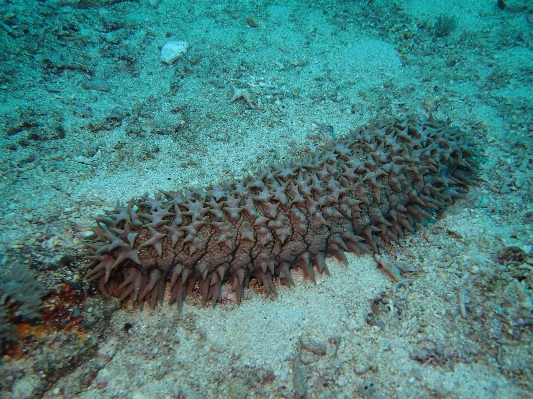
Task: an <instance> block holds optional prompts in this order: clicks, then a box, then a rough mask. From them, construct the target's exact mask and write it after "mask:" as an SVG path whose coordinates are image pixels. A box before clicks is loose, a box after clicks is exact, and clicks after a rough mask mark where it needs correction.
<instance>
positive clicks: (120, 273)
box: [88, 118, 478, 306]
mask: <svg viewBox="0 0 533 399" xmlns="http://www.w3.org/2000/svg"><path fill="white" fill-rule="evenodd" d="M477 155H478V154H477V153H476V151H475V150H474V149H473V148H472V147H471V146H469V144H468V142H467V139H466V136H465V134H464V133H462V132H461V131H460V130H459V129H457V128H454V127H451V126H450V125H449V124H448V123H447V122H444V121H436V120H433V119H428V120H423V121H415V120H413V119H409V118H406V119H403V120H396V121H390V122H387V123H384V124H382V125H379V126H373V127H367V128H362V129H360V130H358V131H357V132H352V133H351V134H350V135H349V137H346V138H343V139H340V140H338V141H337V142H335V143H332V144H330V145H328V146H326V148H325V149H324V150H322V151H320V152H312V153H309V154H308V155H307V156H306V157H305V158H304V159H302V160H301V161H299V162H294V163H290V164H288V165H285V166H283V167H272V168H270V170H268V171H265V172H264V173H262V174H258V175H256V176H249V177H248V178H246V179H244V180H242V181H240V182H238V183H234V184H229V185H220V186H216V187H214V188H212V189H209V190H206V191H203V190H202V191H193V192H189V191H187V192H184V193H174V192H172V193H170V192H164V193H162V195H161V196H156V198H148V197H143V198H140V199H137V200H131V201H130V202H129V203H128V204H127V205H121V204H117V206H116V207H115V209H114V210H112V211H108V212H106V215H105V216H101V217H98V218H97V226H96V227H95V228H93V231H94V235H93V237H92V239H91V240H90V242H89V243H88V247H89V251H90V256H89V258H91V259H92V260H93V261H94V262H93V266H94V268H93V269H92V270H91V271H90V273H89V275H88V277H89V279H90V280H98V281H99V286H100V289H101V290H102V292H104V293H105V294H108V295H113V296H116V297H119V298H120V299H126V298H132V299H133V300H134V301H138V302H142V301H148V302H149V303H150V305H151V306H155V304H156V303H157V302H158V301H160V300H161V299H162V298H163V294H164V292H165V287H168V288H169V289H170V290H171V301H173V300H176V301H177V302H178V306H180V304H181V301H182V299H183V297H184V296H185V293H186V292H187V291H190V290H192V289H194V288H195V287H199V289H200V292H201V294H202V298H203V301H204V302H205V301H206V300H212V301H213V302H215V301H217V300H219V299H220V292H221V286H222V284H224V282H228V283H229V284H231V287H232V290H234V291H235V292H236V295H237V298H238V299H239V298H240V297H241V295H242V290H243V288H244V286H246V285H247V284H248V283H249V282H250V279H253V278H255V279H257V280H258V281H259V282H260V283H262V284H263V285H264V287H265V289H266V291H267V292H268V293H275V290H276V288H275V286H274V282H273V281H274V278H275V277H279V279H280V281H281V282H282V283H291V282H292V279H291V275H290V269H291V268H294V267H300V268H301V269H302V270H303V272H304V274H305V275H306V276H308V277H310V278H311V279H314V271H313V266H316V267H317V270H318V271H319V272H323V271H324V270H327V269H326V264H325V257H327V256H334V257H336V258H338V259H340V260H344V261H345V259H346V258H345V255H344V252H345V251H351V252H354V253H356V254H362V253H373V252H376V251H378V250H379V248H380V247H383V246H385V245H387V244H388V243H390V242H398V240H399V238H401V237H402V236H403V234H404V232H405V231H406V230H409V231H412V230H413V226H414V224H415V221H417V220H419V221H421V220H424V219H426V218H431V217H432V215H431V213H430V212H432V211H439V210H441V209H443V207H444V206H445V205H447V204H450V203H452V202H453V201H454V200H455V199H456V198H461V197H464V195H465V193H466V192H467V189H468V187H469V185H471V184H472V183H475V182H476V181H477V180H478V178H477V177H476V175H475V168H476V167H477V166H478V165H477V163H476V162H475V161H474V160H473V159H472V157H473V156H477Z"/></svg>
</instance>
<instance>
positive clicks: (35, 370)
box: [0, 0, 533, 398]
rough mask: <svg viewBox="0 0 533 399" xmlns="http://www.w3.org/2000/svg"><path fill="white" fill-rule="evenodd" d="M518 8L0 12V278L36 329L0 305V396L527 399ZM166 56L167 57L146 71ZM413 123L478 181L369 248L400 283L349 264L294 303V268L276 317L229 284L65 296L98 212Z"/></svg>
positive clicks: (73, 289) (151, 0)
mask: <svg viewBox="0 0 533 399" xmlns="http://www.w3.org/2000/svg"><path fill="white" fill-rule="evenodd" d="M532 9H533V5H532V4H531V2H528V1H506V2H505V3H502V2H500V3H498V2H497V1H473V0H472V1H470V0H468V1H461V2H459V1H426V2H417V1H414V0H413V1H404V2H393V1H364V2H363V1H353V2H349V1H308V2H305V1H278V2H276V1H256V2H249V1H237V2H227V1H226V2H224V1H221V2H210V1H195V2H183V1H171V0H161V1H156V0H140V1H135V2H134V1H104V0H94V1H91V0H62V1H38V2H29V1H26V2H25V1H11V2H3V3H2V4H0V28H2V29H0V46H1V47H2V48H1V50H2V51H1V52H0V54H1V58H2V62H1V64H0V68H1V70H0V71H1V72H0V100H1V101H0V112H1V115H2V119H1V124H2V125H1V126H2V127H1V129H0V157H1V162H0V173H1V179H0V199H1V201H2V205H3V207H4V212H3V213H2V216H1V218H0V226H1V228H0V254H1V257H0V259H1V261H0V262H1V268H2V271H3V272H4V273H7V271H8V270H10V269H12V268H18V269H21V270H22V269H27V270H29V271H30V272H31V273H33V274H34V275H35V278H36V279H37V280H38V281H39V282H40V284H42V285H43V286H44V287H46V289H48V290H51V292H52V293H51V294H49V295H48V296H47V297H44V304H45V307H46V309H45V310H43V311H42V312H43V313H41V314H42V319H41V321H39V320H38V319H25V318H24V317H21V316H20V315H18V314H15V313H16V312H17V309H19V307H20V306H21V302H20V301H19V302H17V301H14V302H13V301H12V303H9V298H7V297H6V296H5V295H4V294H5V293H4V291H1V290H0V294H2V295H3V297H2V298H3V299H2V308H0V309H1V310H0V321H1V322H2V326H8V327H9V331H10V332H9V334H8V335H6V337H8V338H9V340H7V339H5V340H3V341H4V342H3V350H4V358H3V361H2V363H1V365H0V392H1V393H2V395H1V396H2V397H9V398H10V397H13V398H25V397H26V398H31V397H61V396H63V397H84V398H85V397H86V398H94V397H128V398H151V397H154V398H155V397H157V398H160V397H161V398H166V397H183V398H193V397H198V398H204V397H209V398H210V397H236V398H245V397H252V396H253V397H265V398H267V397H268V398H271V397H272V398H279V397H291V398H292V397H302V398H303V397H305V398H325V397H334V398H342V397H345V398H352V397H375V398H381V397H383V398H388V397H420V398H425V397H435V396H443V397H465V398H467V397H468V398H470V397H480V398H481V397H483V398H486V397H493V398H508V397H529V396H528V395H530V392H531V388H532V377H531V373H532V372H533V370H532V368H531V334H532V329H531V325H532V314H531V309H532V307H533V306H532V291H531V290H532V289H533V285H532V284H533V283H532V275H531V270H532V267H533V266H531V265H532V263H531V255H530V254H531V249H532V247H531V246H532V239H531V237H532V228H531V223H532V218H531V215H532V212H533V207H532V204H531V202H532V200H531V199H532V198H533V196H532V192H531V190H532V188H531V183H530V181H531V177H530V175H531V170H532V163H533V159H532V155H531V154H532V150H531V146H532V126H533V120H532V115H533V113H532V112H531V111H532V96H533V93H532V76H533V74H532V71H533V61H532V60H533V54H532V51H531V45H532V43H533V42H532V40H533V37H532V29H531V15H532V14H531V10H532ZM169 42H170V43H171V44H168V43H169ZM175 42H179V43H181V44H176V43H175ZM184 42H185V43H186V45H185V44H184ZM172 43H174V44H172ZM165 45H167V46H166V47H165ZM180 46H181V47H180ZM169 47H171V48H172V47H174V48H178V49H180V48H181V50H182V51H183V52H182V53H181V54H180V55H179V56H178V55H176V58H175V59H172V60H171V59H169V58H164V60H162V49H163V48H167V49H168V48H169ZM167 56H168V54H166V53H165V57H167ZM429 113H431V114H432V115H434V116H435V117H437V118H440V119H449V120H450V121H452V122H453V123H454V124H455V125H456V126H460V127H461V128H462V129H463V130H464V131H465V134H467V135H468V136H469V138H470V139H471V140H472V141H475V142H477V143H478V146H479V147H480V148H481V149H482V150H483V151H484V153H485V158H482V159H480V160H479V161H480V163H481V168H480V176H481V177H482V178H483V179H485V182H484V183H482V184H481V185H480V186H479V187H475V188H473V189H472V191H471V192H470V194H469V195H468V197H467V198H466V199H465V200H462V201H459V202H458V203H457V204H455V205H453V206H451V207H450V208H449V209H447V210H446V212H444V213H443V214H442V216H441V217H439V218H438V219H439V220H438V221H437V223H432V224H429V225H427V226H419V229H418V230H417V232H416V234H413V235H411V236H409V237H408V238H407V239H405V240H404V241H403V242H402V244H401V245H398V246H394V247H391V248H390V250H389V253H388V256H389V257H390V258H391V259H392V261H394V262H395V264H397V265H398V267H399V268H400V270H401V271H402V273H403V274H404V277H405V279H406V281H407V284H406V285H402V286H397V285H395V283H394V282H393V281H392V280H391V279H390V278H389V277H387V275H386V274H384V273H383V272H382V271H381V270H380V269H379V268H377V267H376V262H375V261H374V260H373V258H372V257H371V256H361V257H357V256H349V257H348V265H347V266H344V265H341V264H340V263H338V262H336V261H334V260H331V261H330V262H328V268H329V270H330V271H331V274H332V275H331V276H330V277H326V276H319V277H318V283H317V285H314V284H312V283H311V282H309V281H308V280H304V279H303V276H302V275H299V274H298V273H296V275H295V276H294V278H295V280H296V286H295V287H293V288H285V287H281V288H280V292H279V297H278V299H277V300H276V301H270V300H268V299H266V298H264V297H263V296H262V295H260V294H259V293H257V292H254V291H253V290H249V291H250V294H249V295H248V297H246V298H245V299H244V301H243V303H242V304H241V305H240V306H239V307H237V306H235V305H233V304H231V303H227V304H222V305H220V306H217V307H215V308H212V307H210V306H207V307H199V306H198V305H196V304H195V298H189V299H187V300H186V301H185V304H184V307H183V310H182V312H181V313H179V312H178V311H177V309H175V308H173V307H168V306H165V307H163V308H161V309H156V310H154V311H150V310H143V311H142V312H141V311H139V309H136V308H134V307H133V306H131V305H130V304H122V305H120V304H118V303H117V302H115V301H114V300H112V299H108V298H105V297H104V296H103V295H101V294H100V293H99V291H98V290H97V287H95V286H94V285H91V284H87V282H86V281H85V280H84V276H85V274H86V273H87V271H88V267H87V263H86V262H84V261H83V258H82V249H83V239H84V237H87V235H88V234H89V233H90V226H92V225H93V224H94V222H93V217H94V216H97V215H99V214H102V213H103V211H104V210H105V209H109V208H112V207H113V206H114V205H115V203H116V201H117V200H119V201H126V202H127V201H128V200H129V199H130V198H133V197H139V196H141V195H144V194H150V195H152V194H153V193H157V192H158V190H166V191H173V190H185V189H193V188H195V189H196V188H206V187H209V186H211V185H214V184H217V183H220V182H232V181H235V180H237V179H241V178H243V177H245V176H247V175H248V174H250V173H253V172H255V171H261V170H265V169H266V168H268V166H269V165H271V164H278V163H285V162H288V161H290V160H295V159H299V158H301V157H303V156H305V154H307V153H308V152H309V151H310V150H312V149H313V148H315V147H320V146H321V145H324V144H325V143H326V142H328V141H329V140H330V139H331V138H338V137H342V136H345V135H347V134H349V132H350V129H356V128H359V127H361V126H363V125H366V124H371V123H373V122H375V121H380V120H383V119H385V118H389V117H395V116H401V115H413V116H414V117H416V118H424V117H427V116H428V114H429ZM3 279H4V280H6V281H8V282H9V281H10V280H9V279H8V278H7V277H3ZM4 280H2V281H4ZM65 284H67V285H65ZM406 287H407V288H406ZM229 302H231V301H229ZM1 312H3V313H1ZM13 326H14V327H13ZM12 328H15V329H16V330H12ZM0 331H4V330H0Z"/></svg>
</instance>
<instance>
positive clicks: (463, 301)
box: [459, 288, 468, 319]
mask: <svg viewBox="0 0 533 399" xmlns="http://www.w3.org/2000/svg"><path fill="white" fill-rule="evenodd" d="M459 309H460V310H461V316H463V318H464V319H466V318H468V312H467V311H466V290H465V289H464V288H461V290H460V291H459Z"/></svg>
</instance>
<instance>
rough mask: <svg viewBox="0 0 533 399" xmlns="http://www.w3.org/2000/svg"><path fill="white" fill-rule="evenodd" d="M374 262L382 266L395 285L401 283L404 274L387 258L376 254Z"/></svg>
mask: <svg viewBox="0 0 533 399" xmlns="http://www.w3.org/2000/svg"><path fill="white" fill-rule="evenodd" d="M374 260H375V261H376V262H378V263H379V264H380V265H381V267H382V268H383V270H385V271H386V272H387V273H388V274H389V275H390V276H391V278H392V279H393V280H394V282H395V283H397V282H399V281H401V280H402V279H403V278H402V274H401V273H400V270H399V269H398V268H397V267H396V265H395V264H394V263H392V261H391V260H390V259H389V258H387V257H386V256H381V255H378V254H375V255H374Z"/></svg>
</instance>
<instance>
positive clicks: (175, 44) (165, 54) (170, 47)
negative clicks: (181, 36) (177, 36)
mask: <svg viewBox="0 0 533 399" xmlns="http://www.w3.org/2000/svg"><path fill="white" fill-rule="evenodd" d="M188 47H189V43H187V42H185V41H171V42H166V43H165V45H164V46H163V48H162V49H161V61H163V62H165V63H167V64H168V65H170V64H172V63H173V62H174V61H176V60H177V59H178V58H179V57H181V55H182V54H185V52H186V51H187V48H188Z"/></svg>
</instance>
